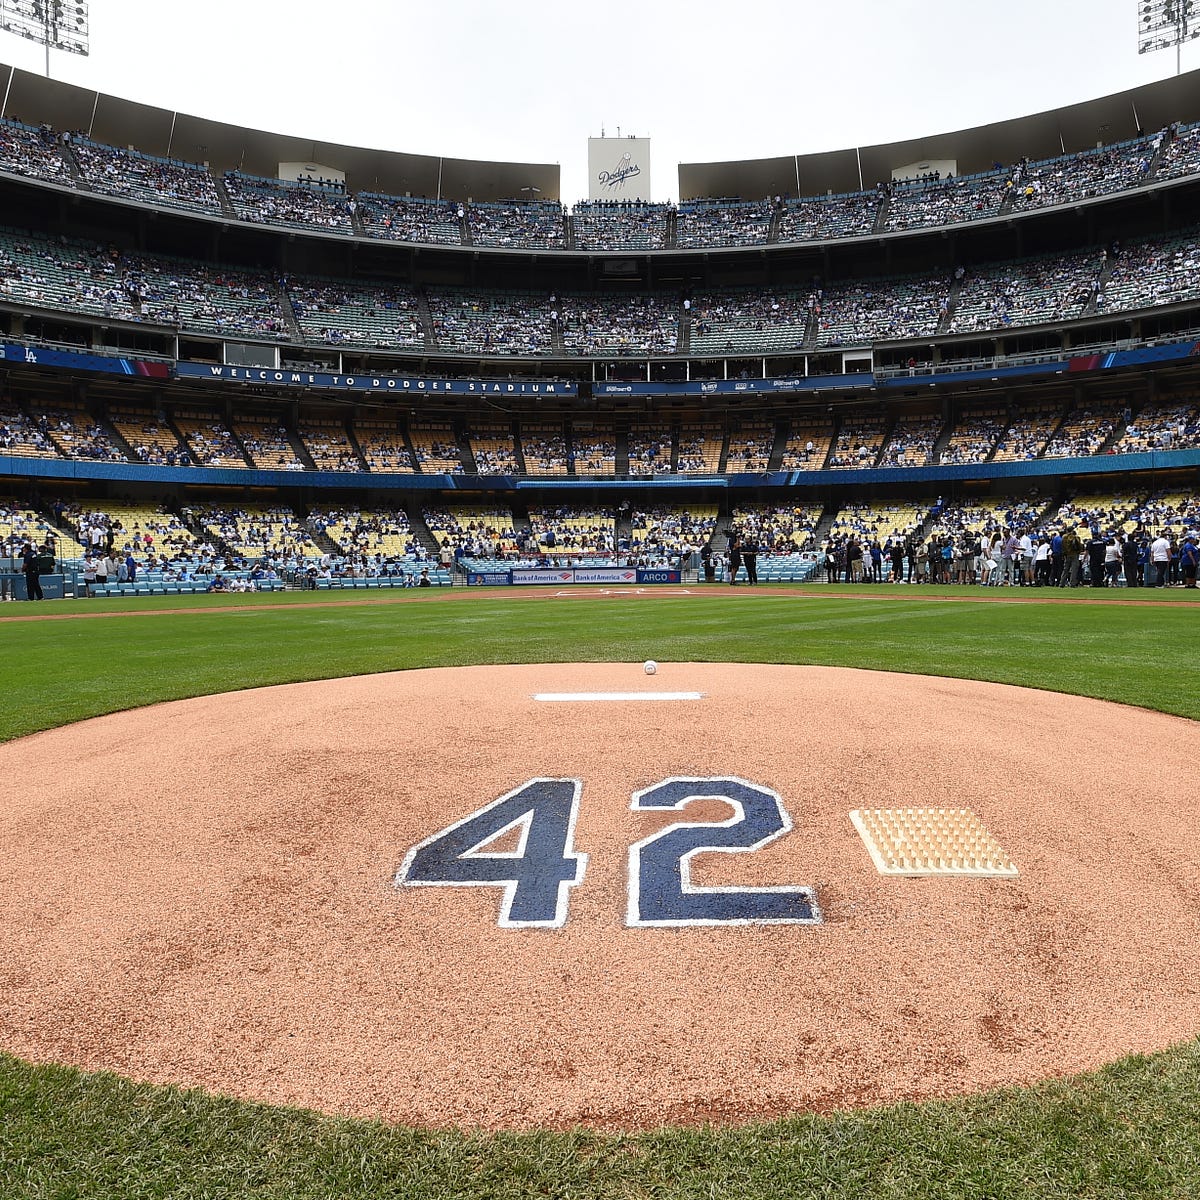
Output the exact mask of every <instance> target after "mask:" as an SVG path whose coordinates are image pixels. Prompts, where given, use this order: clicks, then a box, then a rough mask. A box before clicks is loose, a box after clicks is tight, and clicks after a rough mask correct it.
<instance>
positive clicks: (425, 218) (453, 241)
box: [357, 192, 463, 246]
mask: <svg viewBox="0 0 1200 1200" xmlns="http://www.w3.org/2000/svg"><path fill="white" fill-rule="evenodd" d="M357 211H358V218H359V220H360V221H361V222H362V226H363V229H364V231H365V232H366V234H367V236H368V237H374V238H383V239H386V240H388V241H396V242H425V243H431V244H436V245H444V246H446V245H448V246H457V245H459V244H460V243H461V242H462V221H463V216H462V215H461V213H460V209H459V206H458V205H457V204H454V203H452V202H451V201H449V200H426V199H423V198H420V197H408V196H381V195H378V194H377V193H374V192H362V193H360V194H359V196H358V209H357Z"/></svg>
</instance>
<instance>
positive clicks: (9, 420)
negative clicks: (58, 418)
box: [0, 400, 62, 458]
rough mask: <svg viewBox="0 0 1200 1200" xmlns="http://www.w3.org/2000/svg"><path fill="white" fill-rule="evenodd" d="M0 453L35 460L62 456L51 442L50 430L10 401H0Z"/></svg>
mask: <svg viewBox="0 0 1200 1200" xmlns="http://www.w3.org/2000/svg"><path fill="white" fill-rule="evenodd" d="M0 451H3V453H5V454H19V455H27V456H29V457H34V458H58V457H61V454H62V452H61V451H60V450H59V448H58V447H57V446H56V445H55V444H54V443H53V442H52V441H51V440H50V436H49V430H48V428H47V427H46V426H44V425H43V423H42V422H41V421H37V420H35V419H34V418H32V417H30V416H27V415H26V414H25V413H24V412H22V411H21V409H20V408H19V407H18V406H17V405H16V404H14V403H12V402H11V401H8V400H3V401H0Z"/></svg>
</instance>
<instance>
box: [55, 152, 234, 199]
mask: <svg viewBox="0 0 1200 1200" xmlns="http://www.w3.org/2000/svg"><path fill="white" fill-rule="evenodd" d="M71 148H72V151H73V153H74V155H75V161H76V162H77V163H78V164H79V170H80V172H81V174H82V175H83V177H84V179H85V180H87V184H88V186H89V187H90V188H91V189H92V191H94V192H104V193H105V194H106V195H109V196H129V197H130V198H132V199H134V200H141V201H143V202H145V203H148V204H163V205H167V206H169V207H172V208H195V209H200V210H202V211H207V212H220V211H221V198H220V196H218V195H217V185H216V181H215V180H214V179H213V177H212V175H211V174H210V173H209V171H208V169H207V168H205V167H202V166H198V165H196V164H195V163H185V162H178V161H175V160H173V159H166V158H153V157H151V156H149V155H145V154H139V153H138V152H137V151H136V150H121V149H118V148H117V147H116V146H105V145H101V144H100V143H98V142H92V141H88V140H86V139H83V138H75V139H73V140H72V144H71Z"/></svg>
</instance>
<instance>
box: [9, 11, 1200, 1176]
mask: <svg viewBox="0 0 1200 1200" xmlns="http://www.w3.org/2000/svg"><path fill="white" fill-rule="evenodd" d="M752 7H753V6H752ZM868 7H870V6H868ZM983 7H987V6H981V8H983ZM1126 7H1128V9H1129V12H1128V13H1127V14H1126V15H1127V16H1128V17H1129V21H1128V22H1127V23H1128V24H1129V25H1130V26H1131V28H1132V18H1133V16H1134V9H1136V15H1137V20H1138V26H1137V29H1138V38H1137V42H1136V44H1132V45H1131V46H1129V47H1126V49H1128V50H1129V52H1130V53H1131V54H1132V53H1133V51H1134V50H1138V51H1141V52H1145V53H1150V52H1157V51H1162V50H1173V51H1174V52H1175V54H1174V55H1173V56H1172V57H1174V58H1175V65H1176V68H1177V70H1176V73H1175V74H1173V75H1170V76H1167V77H1164V78H1156V79H1153V80H1151V81H1150V82H1141V83H1138V84H1137V85H1136V86H1133V87H1126V88H1124V89H1123V90H1115V89H1113V90H1109V91H1107V92H1106V93H1105V94H1103V95H1100V96H1096V95H1095V94H1094V93H1089V92H1079V93H1078V94H1077V95H1076V96H1075V98H1074V99H1072V100H1071V102H1070V103H1066V104H1060V105H1058V106H1056V107H1047V108H1045V109H1042V110H1039V111H1023V110H1022V108H1021V104H1020V96H1019V94H1018V95H1015V96H1014V95H1012V94H1010V95H1009V96H1008V97H1007V101H1006V103H1007V105H1008V107H1007V108H1006V109H1005V110H1003V111H1006V112H1007V113H1009V114H1010V115H1008V116H1006V117H1005V118H1004V119H998V120H991V121H989V122H985V123H977V124H972V125H970V126H969V127H964V128H960V129H957V130H955V131H952V132H945V131H944V127H945V126H948V125H953V124H954V123H955V122H954V119H953V117H952V116H951V117H950V118H948V119H947V117H946V116H945V114H944V113H943V114H942V116H941V118H940V124H939V118H937V117H933V116H931V117H929V118H927V119H928V123H929V129H928V130H926V131H924V132H922V131H921V130H919V129H918V130H916V131H915V133H916V134H918V135H919V136H907V137H904V138H903V139H901V138H898V137H896V138H893V137H891V130H892V126H891V124H889V123H887V121H886V118H885V115H884V114H883V113H882V112H881V113H880V114H879V116H878V118H877V120H878V125H877V126H876V127H877V128H880V129H885V130H887V131H888V133H887V135H886V140H879V141H878V142H876V143H875V144H871V145H865V144H863V145H849V146H848V147H844V148H842V149H821V148H811V149H809V150H808V151H806V152H803V153H788V154H784V155H782V156H775V157H763V156H757V157H754V156H751V157H741V158H734V157H723V158H717V157H716V156H715V155H714V158H713V161H707V160H705V161H682V160H681V161H679V162H678V163H677V164H673V165H672V172H671V176H670V183H669V184H668V185H666V187H667V188H668V189H669V190H671V192H672V195H671V198H670V199H667V198H664V197H665V192H661V191H656V190H655V189H654V187H653V185H652V184H651V160H650V148H651V141H650V139H649V138H642V137H629V136H627V135H621V134H620V133H618V136H617V137H611V136H605V133H604V131H603V130H602V131H601V136H600V137H598V138H591V139H589V144H588V175H587V181H586V182H587V198H586V199H577V198H576V195H575V192H574V191H573V190H572V189H574V188H575V187H576V186H577V185H576V184H575V183H574V182H572V180H571V177H570V175H569V169H568V168H565V167H564V166H562V165H560V164H559V163H557V162H549V161H547V162H531V161H508V160H507V159H504V158H502V157H497V158H496V159H495V160H493V159H488V158H466V157H458V156H449V155H448V156H442V155H441V154H431V153H425V152H421V153H415V152H409V151H406V150H384V149H376V148H372V147H371V146H370V145H364V144H363V143H364V142H366V141H368V140H369V139H368V136H367V133H368V132H369V131H370V128H369V127H368V126H366V125H363V126H362V129H363V130H366V132H360V122H358V121H356V119H355V118H356V105H357V104H359V103H360V102H361V98H360V99H357V100H356V99H353V98H350V97H349V96H348V94H344V93H343V92H342V91H341V90H339V89H338V88H332V89H331V90H332V92H333V93H334V94H336V95H339V96H343V97H344V103H343V102H342V101H341V100H339V101H336V102H334V103H333V104H332V108H333V117H334V119H335V121H336V123H337V127H338V128H340V129H342V130H343V131H344V135H343V136H344V140H342V141H338V140H327V139H325V138H323V137H322V136H314V135H306V134H305V132H304V130H303V129H302V128H301V129H299V130H298V131H296V130H292V131H289V132H268V131H266V130H265V129H260V128H257V127H256V125H255V123H256V122H257V121H259V120H260V118H259V117H258V116H257V115H256V114H258V113H260V112H262V111H264V110H262V109H257V108H254V107H253V106H252V101H251V100H250V99H240V100H238V103H239V104H241V105H243V106H244V107H243V109H242V111H243V112H244V113H245V116H244V117H243V118H242V119H241V120H238V121H230V120H226V119H218V117H217V116H206V115H203V114H201V115H191V114H189V113H184V112H181V111H176V109H174V108H172V107H164V106H161V105H157V106H156V105H155V104H151V103H148V102H146V100H145V98H144V96H143V97H141V98H139V97H138V96H137V91H138V89H137V88H136V86H132V84H133V83H135V82H136V81H131V87H130V89H129V90H128V91H123V90H122V89H121V88H119V87H117V86H116V85H115V84H114V85H113V86H110V87H106V88H104V89H98V88H97V87H95V86H92V85H91V84H90V83H88V82H87V81H86V80H87V79H88V78H90V77H85V76H84V75H80V74H76V75H75V76H74V77H73V79H74V81H68V80H67V79H65V78H64V79H58V78H52V77H51V70H50V68H51V64H52V61H54V62H55V63H57V61H58V59H59V58H64V57H68V56H74V58H76V59H80V60H83V59H86V58H87V56H88V55H89V52H92V51H94V52H95V53H94V55H93V57H94V58H96V59H99V58H101V57H102V55H103V54H105V53H109V52H110V51H106V50H104V49H103V46H104V44H105V41H106V38H107V36H108V33H107V31H108V30H110V29H111V28H116V27H115V26H113V25H111V24H108V25H103V26H102V25H101V24H99V23H98V24H97V25H96V27H95V29H90V27H89V19H92V18H96V17H97V15H98V13H99V11H100V9H101V8H102V5H101V4H100V3H97V4H95V5H93V6H92V8H93V10H94V11H93V12H92V13H91V14H89V12H88V5H87V4H85V3H83V2H82V0H45V2H43V0H36V2H34V0H0V39H3V44H4V45H5V46H6V47H8V48H9V50H10V51H11V55H10V57H11V58H12V59H13V63H12V65H6V66H0V81H2V83H0V86H2V88H3V106H2V108H0V207H2V211H3V219H2V220H0V347H2V349H3V362H2V363H0V597H2V600H0V655H2V657H3V662H4V668H3V672H2V675H0V678H2V680H3V695H4V702H3V704H0V774H2V775H3V777H4V779H5V780H6V783H7V786H6V789H5V802H4V804H3V805H0V844H2V845H3V847H4V852H3V853H2V854H0V882H2V884H3V886H2V887H0V1197H4V1198H5V1200H7V1198H8V1197H12V1198H14V1200H26V1198H28V1200H33V1198H38V1200H41V1198H50V1197H55V1198H58V1197H62V1198H66V1197H114V1198H124V1197H172V1198H187V1197H195V1198H200V1197H205V1198H208V1197H225V1196H228V1197H243V1196H246V1197H264V1198H266V1197H280V1198H283V1197H287V1198H289V1200H292V1198H299V1200H309V1198H312V1200H317V1198H325V1197H335V1196H336V1197H355V1198H358V1197H362V1198H368V1197H371V1198H374V1197H403V1198H405V1200H423V1198H429V1200H441V1198H447V1197H461V1198H466V1200H483V1198H485V1197H486V1198H489V1200H490V1198H506V1197H513V1198H516V1197H530V1196H535V1197H542V1196H544V1197H564V1198H565V1197H572V1198H576V1197H577V1198H597V1200H598V1198H609V1197H613V1198H616V1197H620V1198H623V1200H635V1198H638V1200H641V1198H645V1200H649V1198H651V1197H654V1198H656V1200H657V1198H663V1200H669V1198H670V1200H674V1198H680V1200H683V1198H688V1200H691V1198H696V1200H700V1198H701V1197H705V1198H711V1197H722V1198H725V1197H730V1198H733V1197H739V1198H741V1197H752V1198H754V1200H760V1198H761V1200H775V1198H779V1200H783V1198H785V1197H786V1198H787V1200H804V1198H806V1197H814V1198H815V1197H847V1198H850V1197H854V1198H856V1200H857V1198H875V1197H879V1198H883V1197H968V1196H970V1197H986V1198H988V1200H1000V1198H1008V1197H1014V1198H1015V1197H1021V1198H1022V1200H1025V1198H1029V1197H1034V1198H1040V1197H1046V1198H1051V1197H1063V1198H1066V1197H1071V1198H1077V1197H1087V1198H1093V1197H1094V1198H1109V1197H1111V1198H1114V1200H1115V1198H1118V1197H1120V1198H1122V1200H1125V1198H1140V1197H1145V1198H1150V1197H1154V1198H1155V1200H1158V1198H1161V1197H1181V1198H1182V1197H1196V1196H1200V1182H1198V1181H1200V850H1198V846H1200V840H1198V832H1200V796H1198V793H1197V788H1196V771H1197V768H1196V746H1197V740H1196V730H1197V725H1196V722H1197V721H1198V720H1200V687H1198V686H1197V675H1196V656H1195V651H1194V644H1195V638H1196V630H1197V621H1198V620H1200V607H1198V603H1197V596H1200V592H1198V591H1197V588H1196V579H1197V566H1198V564H1200V75H1198V74H1197V73H1196V72H1194V71H1193V72H1189V71H1186V70H1183V67H1182V56H1183V54H1184V53H1186V52H1187V48H1188V46H1189V44H1190V42H1191V41H1192V40H1193V39H1194V38H1195V37H1197V36H1200V26H1197V28H1196V29H1193V28H1192V21H1193V14H1192V11H1191V10H1192V8H1193V5H1192V4H1191V3H1185V4H1179V3H1176V0H1137V3H1136V4H1129V5H1127V6H1126ZM107 19H108V18H106V20H107ZM247 19H248V20H249V19H250V18H249V17H248V18H247ZM438 19H441V18H438ZM1195 19H1196V20H1197V21H1200V14H1196V17H1195ZM102 28H103V29H104V30H105V31H106V33H105V35H104V36H101V29H102ZM158 36H161V37H166V36H167V35H166V33H165V32H163V33H161V34H160V35H158ZM172 36H176V35H174V34H173V35H172ZM178 36H184V35H182V34H180V35H178ZM199 36H200V35H199V34H198V35H197V37H199ZM303 36H304V37H306V38H308V39H309V41H310V43H311V39H312V37H313V36H314V35H313V34H312V32H311V31H309V32H306V33H304V35H303ZM331 36H332V35H331ZM446 36H447V37H450V36H451V35H450V32H449V31H447V32H446ZM513 36H514V37H515V36H517V35H516V34H515V33H514V35H513ZM532 36H533V35H532V33H531V34H530V37H532ZM708 36H709V37H710V38H711V33H710V34H709V35H708ZM680 37H681V39H684V31H682V30H681V31H680ZM685 40H686V39H685ZM1128 40H1130V41H1131V43H1132V42H1133V39H1132V37H1131V38H1130V39H1128ZM417 44H419V39H416V38H415V35H414V41H413V45H414V46H415V45H417ZM22 45H24V46H25V49H21V47H22ZM30 48H32V49H33V51H34V53H33V57H32V58H28V61H27V56H26V57H22V55H24V54H26V51H27V50H28V49H30ZM410 49H411V47H410ZM52 52H53V53H54V55H55V56H56V58H55V59H54V60H52V59H51V54H52ZM1079 52H1080V53H1082V52H1083V51H1082V50H1080V51H1079ZM137 53H142V50H140V49H139V50H138V51H137ZM198 53H199V51H198ZM1097 53H1099V52H1097ZM1104 53H1105V54H1115V53H1116V52H1115V51H1113V50H1112V49H1111V47H1109V48H1108V49H1106V50H1105V51H1104ZM42 55H44V60H45V71H44V72H43V71H41V65H42V62H41V56H42ZM114 61H117V60H116V59H114ZM22 63H24V64H25V65H21V64H22ZM179 66H180V83H179V86H180V87H181V88H182V87H183V84H184V79H185V76H186V74H187V66H188V64H187V63H185V62H182V61H181V62H180V65H179ZM210 69H211V66H210ZM264 70H265V68H264ZM64 74H67V75H69V74H70V71H66V70H64ZM230 77H231V78H232V72H231V75H230ZM113 78H114V79H119V76H118V75H114V76H113ZM273 78H274V77H273V76H271V75H270V74H269V73H266V74H264V76H263V80H265V81H267V82H268V83H269V82H270V81H271V80H272V79H273ZM284 79H285V81H286V86H287V87H289V88H294V87H295V85H296V78H295V77H288V76H285V77H284ZM401 84H402V81H401ZM401 84H397V86H401ZM280 86H283V84H282V83H281V84H280ZM555 86H557V87H561V88H563V89H568V88H569V84H568V83H566V82H564V81H562V80H559V81H558V83H556V85H555ZM980 86H981V87H982V86H983V84H982V83H981V85H980ZM914 87H915V85H914ZM267 90H270V89H269V88H268V89H267ZM1081 97H1082V98H1081ZM219 100H220V97H218V96H216V95H213V96H212V109H211V111H213V112H216V113H219V112H220V104H219V103H218V101H219ZM514 103H515V101H514ZM564 106H566V107H569V104H568V103H567V100H566V98H565V97H564ZM1026 107H1027V108H1032V107H1033V105H1026ZM963 111H973V110H968V109H967V108H966V107H965V106H964V108H963ZM1013 112H1016V113H1017V114H1018V115H1015V116H1013V115H1011V114H1012V113H1013ZM817 115H818V116H819V114H817ZM261 120H262V123H263V124H268V123H270V122H269V118H261ZM314 128H316V127H314ZM441 136H445V137H452V136H453V135H452V134H450V133H446V134H443V135H441ZM376 140H378V139H376ZM800 141H801V142H802V143H803V141H804V139H803V138H800ZM413 144H414V145H417V144H419V143H417V142H415V141H414V143H413ZM496 144H497V145H500V144H501V143H500V142H499V141H497V143H496ZM503 144H505V145H506V144H507V143H503ZM713 144H714V145H722V144H723V143H721V142H719V141H717V140H714V142H713ZM750 145H751V143H749V142H747V143H746V146H747V148H749V147H750ZM754 146H757V143H754ZM812 146H813V147H819V143H818V142H815V141H814V142H812ZM445 148H446V149H447V150H455V149H457V146H456V145H455V144H453V143H452V142H451V143H447V145H446V147H445ZM755 153H757V150H755ZM656 173H657V176H658V180H659V184H658V186H659V188H662V187H663V186H664V185H663V184H662V183H661V180H662V178H663V177H664V176H665V175H666V174H667V172H666V170H665V169H663V168H662V166H661V164H660V165H659V167H658V168H657V171H656Z"/></svg>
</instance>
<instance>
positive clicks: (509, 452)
mask: <svg viewBox="0 0 1200 1200" xmlns="http://www.w3.org/2000/svg"><path fill="white" fill-rule="evenodd" d="M467 443H468V445H469V446H470V447H471V456H472V457H473V458H474V459H475V469H476V470H477V471H478V473H479V474H480V475H519V474H520V473H521V468H520V464H519V463H518V462H517V449H516V442H515V440H514V439H513V433H512V426H511V425H486V424H483V423H481V422H478V421H477V422H475V424H474V425H473V426H472V428H471V429H469V430H468V431H467Z"/></svg>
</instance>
